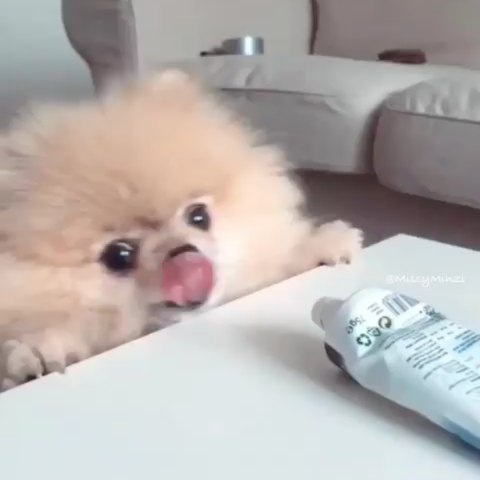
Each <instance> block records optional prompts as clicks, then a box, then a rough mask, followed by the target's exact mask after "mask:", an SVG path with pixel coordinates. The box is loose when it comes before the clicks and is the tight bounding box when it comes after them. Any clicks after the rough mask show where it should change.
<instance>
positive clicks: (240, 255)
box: [0, 71, 362, 390]
mask: <svg viewBox="0 0 480 480" xmlns="http://www.w3.org/2000/svg"><path fill="white" fill-rule="evenodd" d="M0 160H1V164H0V217H1V218H0V220H1V222H0V224H1V226H2V229H1V238H0V276H1V277H0V278H1V288H0V389H2V390H6V389H8V388H11V387H13V386H16V385H18V384H21V383H23V382H25V381H28V380H30V379H33V378H36V377H39V376H41V375H44V374H46V373H49V372H51V371H58V370H60V371H61V370H63V369H64V368H65V367H66V366H67V365H69V364H71V363H73V362H76V361H79V360H81V359H84V358H87V357H89V356H91V355H94V354H96V353H98V352H102V351H104V350H106V349H110V348H112V347H114V346H117V345H119V344H121V343H124V342H126V341H128V340H131V339H134V338H136V337H138V336H140V335H142V334H143V333H144V332H146V331H147V330H151V329H152V328H157V327H161V326H164V325H166V324H168V323H170V322H172V321H176V320H177V319H182V318H183V317H188V316H191V315H193V312H194V311H196V310H198V309H201V308H202V307H203V308H205V307H210V306H213V305H216V304H219V303H223V302H226V301H228V300H231V299H233V298H235V297H238V296H240V295H244V294H246V293H248V292H251V291H253V290H256V289H258V288H260V287H264V286H266V285H269V284H272V283H274V282H277V281H279V280H282V279H284V278H286V277H289V276H292V275H295V274H297V273H300V272H303V271H305V270H307V269H310V268H313V267H315V266H316V265H318V264H327V265H334V264H337V263H341V262H350V261H351V260H352V258H353V257H354V256H355V255H356V254H357V252H358V251H359V250H360V249H361V243H362V234H361V232H360V231H359V230H357V229H354V228H351V227H350V226H349V225H347V224H346V223H344V222H341V221H336V222H332V223H328V224H324V225H320V226H317V225H315V224H314V223H313V221H312V220H311V219H309V218H307V217H306V216H305V215H304V214H303V213H302V205H303V196H302V194H301V192H300V190H299V189H298V188H297V186H296V185H295V183H293V182H292V180H291V179H290V178H289V176H288V167H287V163H286V161H285V160H284V157H283V155H282V153H281V152H280V151H279V150H277V149H276V148H274V147H271V146H266V145H263V144H262V143H261V141H259V139H258V138H257V136H256V135H255V134H254V133H253V132H252V131H250V130H249V129H248V128H246V127H245V126H244V125H243V124H242V123H241V122H239V121H238V120H237V119H236V118H235V117H234V115H232V114H231V112H229V111H228V109H225V108H224V107H223V106H221V105H219V104H218V102H216V101H215V100H214V99H213V98H212V97H211V96H210V95H208V94H206V93H205V92H203V90H202V88H201V87H200V86H199V85H197V84H196V82H194V81H193V80H192V79H190V78H189V77H188V76H186V75H185V74H183V73H181V72H176V71H166V72H164V73H161V74H158V75H156V76H155V77H154V78H152V79H150V80H148V81H142V82H138V83H137V84H135V85H130V86H128V87H126V88H123V89H122V90H121V91H117V92H115V94H112V95H109V96H107V97H106V98H104V99H102V100H96V101H91V102H86V103H82V104H79V105H70V106H68V105H64V106H62V105H57V106H48V107H43V108H40V109H36V110H34V111H33V112H31V113H30V114H28V115H25V116H24V117H23V118H21V119H20V120H19V121H18V122H17V123H16V124H15V125H14V126H13V127H12V128H11V129H10V130H9V131H8V132H6V133H5V134H4V135H3V136H2V137H0Z"/></svg>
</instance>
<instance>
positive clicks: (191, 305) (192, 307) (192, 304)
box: [164, 302, 203, 310]
mask: <svg viewBox="0 0 480 480" xmlns="http://www.w3.org/2000/svg"><path fill="white" fill-rule="evenodd" d="M164 305H165V307H166V308H181V309H182V310H195V309H196V308H200V307H201V306H202V305H203V303H202V302H190V303H189V304H188V305H182V306H180V305H177V304H176V303H174V302H165V304H164Z"/></svg>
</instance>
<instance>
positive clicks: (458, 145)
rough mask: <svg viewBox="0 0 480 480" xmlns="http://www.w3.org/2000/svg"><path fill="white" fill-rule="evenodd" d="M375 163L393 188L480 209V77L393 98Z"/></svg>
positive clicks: (385, 114)
mask: <svg viewBox="0 0 480 480" xmlns="http://www.w3.org/2000/svg"><path fill="white" fill-rule="evenodd" d="M374 165H375V171H376V173H377V175H378V178H379V180H380V181H381V182H382V183H383V184H385V185H387V186H389V187H391V188H394V189H396V190H399V191H402V192H405V193H411V194H415V195H421V196H425V197H430V198H434V199H439V200H444V201H447V202H453V203H459V204H463V205H468V206H472V207H476V208H480V188H479V185H480V73H476V74H474V73H471V74H469V75H455V76H451V77H449V78H443V79H437V80H435V81H428V82H423V83H420V84H418V85H416V86H413V87H411V88H408V89H406V90H405V91H403V92H400V93H397V94H396V95H393V96H392V97H391V98H390V99H389V100H388V102H387V103H386V106H385V109H384V110H383V112H382V115H381V117H380V121H379V126H378V131H377V136H376V141H375V154H374Z"/></svg>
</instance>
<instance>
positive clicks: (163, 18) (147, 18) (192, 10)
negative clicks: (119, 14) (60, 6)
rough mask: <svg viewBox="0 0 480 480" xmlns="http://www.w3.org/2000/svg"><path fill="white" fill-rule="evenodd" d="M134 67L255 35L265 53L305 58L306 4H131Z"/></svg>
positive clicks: (161, 0) (261, 0)
mask: <svg viewBox="0 0 480 480" xmlns="http://www.w3.org/2000/svg"><path fill="white" fill-rule="evenodd" d="M132 4H133V8H134V11H135V17H136V25H137V28H136V30H137V41H138V50H139V62H140V67H141V68H142V67H151V66H153V65H156V64H158V63H159V62H161V61H171V60H178V59H185V58H191V57H197V56H198V55H199V53H200V51H202V50H208V49H211V48H212V47H215V46H218V44H219V43H220V42H222V41H223V40H225V39H227V38H231V37H238V36H242V35H249V34H251V35H258V36H261V37H264V39H265V50H266V52H267V53H274V54H277V53H307V52H308V47H309V39H310V30H311V29H310V24H311V16H310V0H242V1H235V2H233V1H228V0H182V1H181V2H180V1H178V0H154V1H152V0H133V1H132Z"/></svg>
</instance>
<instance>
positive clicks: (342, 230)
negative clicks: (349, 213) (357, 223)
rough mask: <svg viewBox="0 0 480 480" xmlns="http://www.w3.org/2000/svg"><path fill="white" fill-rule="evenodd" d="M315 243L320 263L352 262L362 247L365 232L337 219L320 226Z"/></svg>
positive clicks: (315, 236) (315, 235)
mask: <svg viewBox="0 0 480 480" xmlns="http://www.w3.org/2000/svg"><path fill="white" fill-rule="evenodd" d="M314 243H315V251H316V255H317V263H318V265H329V266H332V265H337V264H340V263H351V262H352V261H353V260H354V259H355V258H356V256H357V255H358V254H359V253H360V251H361V249H362V245H363V232H362V231H361V230H359V229H358V228H353V227H352V226H350V225H349V224H348V223H346V222H343V221H341V220H337V221H335V222H331V223H325V224H324V225H321V226H320V227H318V228H317V230H316V232H315V234H314Z"/></svg>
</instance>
